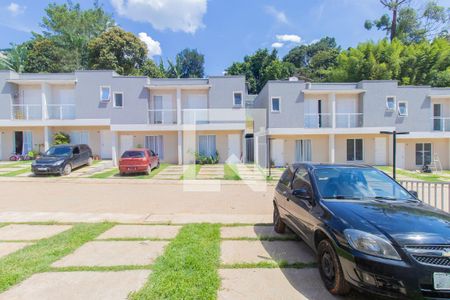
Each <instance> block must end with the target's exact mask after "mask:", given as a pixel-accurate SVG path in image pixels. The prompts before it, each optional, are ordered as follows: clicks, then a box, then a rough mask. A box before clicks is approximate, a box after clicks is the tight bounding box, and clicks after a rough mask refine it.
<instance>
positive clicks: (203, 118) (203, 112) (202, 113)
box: [183, 108, 209, 124]
mask: <svg viewBox="0 0 450 300" xmlns="http://www.w3.org/2000/svg"><path fill="white" fill-rule="evenodd" d="M206 123H209V111H208V109H207V108H204V109H191V108H189V109H183V124H206Z"/></svg>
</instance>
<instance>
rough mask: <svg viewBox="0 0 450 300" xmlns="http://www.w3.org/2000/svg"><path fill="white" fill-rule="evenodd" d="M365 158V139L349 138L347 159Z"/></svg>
mask: <svg viewBox="0 0 450 300" xmlns="http://www.w3.org/2000/svg"><path fill="white" fill-rule="evenodd" d="M361 160H363V140H362V139H348V140H347V161H361Z"/></svg>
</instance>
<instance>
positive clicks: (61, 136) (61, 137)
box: [53, 132, 70, 145]
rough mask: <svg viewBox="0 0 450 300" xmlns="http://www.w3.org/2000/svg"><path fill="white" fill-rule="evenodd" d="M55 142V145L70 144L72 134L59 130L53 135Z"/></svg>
mask: <svg viewBox="0 0 450 300" xmlns="http://www.w3.org/2000/svg"><path fill="white" fill-rule="evenodd" d="M53 144H54V145H62V144H70V136H69V135H68V134H67V133H64V132H57V133H55V134H54V135H53Z"/></svg>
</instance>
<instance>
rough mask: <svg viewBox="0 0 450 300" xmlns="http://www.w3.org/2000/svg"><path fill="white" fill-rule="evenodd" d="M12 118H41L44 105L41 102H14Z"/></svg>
mask: <svg viewBox="0 0 450 300" xmlns="http://www.w3.org/2000/svg"><path fill="white" fill-rule="evenodd" d="M11 119H13V120H41V119H42V105H40V104H12V105H11Z"/></svg>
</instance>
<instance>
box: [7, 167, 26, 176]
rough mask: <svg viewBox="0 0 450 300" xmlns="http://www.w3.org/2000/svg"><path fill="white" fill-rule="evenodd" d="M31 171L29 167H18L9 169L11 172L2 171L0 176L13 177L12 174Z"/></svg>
mask: <svg viewBox="0 0 450 300" xmlns="http://www.w3.org/2000/svg"><path fill="white" fill-rule="evenodd" d="M30 172H31V168H28V167H27V168H20V169H17V170H16V171H11V172H8V173H3V174H0V176H2V177H14V176H17V175H20V174H25V173H30Z"/></svg>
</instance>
